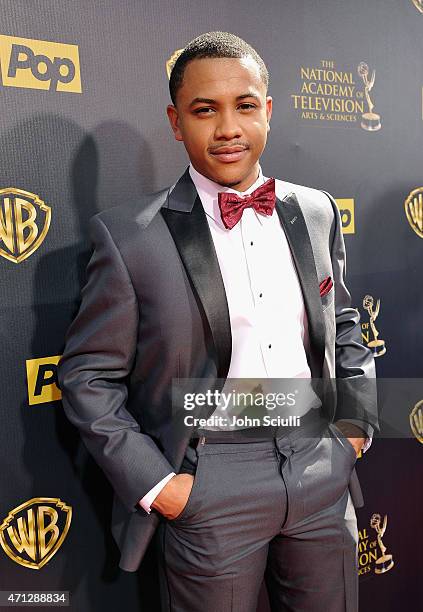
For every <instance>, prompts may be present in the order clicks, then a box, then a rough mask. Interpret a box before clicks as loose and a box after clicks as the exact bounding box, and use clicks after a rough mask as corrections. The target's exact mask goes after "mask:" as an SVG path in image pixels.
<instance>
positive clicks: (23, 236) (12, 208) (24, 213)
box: [0, 188, 51, 263]
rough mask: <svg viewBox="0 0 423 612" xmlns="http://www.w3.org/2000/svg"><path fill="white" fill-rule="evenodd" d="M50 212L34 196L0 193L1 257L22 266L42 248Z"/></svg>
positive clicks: (18, 191)
mask: <svg viewBox="0 0 423 612" xmlns="http://www.w3.org/2000/svg"><path fill="white" fill-rule="evenodd" d="M50 221H51V208H50V206H47V204H45V202H43V201H42V200H41V198H39V197H38V196H37V195H35V194H34V193H30V192H29V191H24V190H23V189H13V188H9V189H0V255H1V256H2V257H4V258H5V259H8V260H9V261H13V263H21V262H22V261H24V259H27V258H28V257H29V256H30V255H32V254H33V253H35V251H36V250H37V249H38V248H39V246H40V245H41V244H42V242H43V240H44V238H45V237H46V235H47V232H48V230H49V227H50Z"/></svg>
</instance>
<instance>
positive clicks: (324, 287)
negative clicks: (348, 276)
mask: <svg viewBox="0 0 423 612" xmlns="http://www.w3.org/2000/svg"><path fill="white" fill-rule="evenodd" d="M332 287H333V281H332V278H331V277H330V276H328V277H327V278H325V279H324V280H322V282H321V283H320V285H319V289H320V297H323V296H324V295H326V294H327V293H329V291H330V290H331V289H332Z"/></svg>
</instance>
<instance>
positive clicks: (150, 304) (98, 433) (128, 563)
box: [59, 171, 378, 571]
mask: <svg viewBox="0 0 423 612" xmlns="http://www.w3.org/2000/svg"><path fill="white" fill-rule="evenodd" d="M284 185H286V189H287V193H286V196H285V197H284V198H283V199H282V200H279V199H277V202H276V210H277V214H278V215H279V218H280V222H281V225H282V227H283V229H284V231H285V233H286V236H287V239H288V243H289V245H290V248H291V251H292V254H293V258H294V262H295V265H296V269H297V273H298V277H299V280H300V283H301V287H302V291H303V296H304V302H305V307H306V311H307V318H308V328H309V339H310V351H309V356H308V357H309V365H310V368H311V373H312V376H313V377H315V378H316V379H318V378H322V379H323V380H324V381H326V382H329V383H330V385H329V387H330V392H329V393H326V395H325V396H324V397H323V398H322V402H323V409H324V411H325V412H326V415H327V417H328V419H329V420H330V421H332V420H337V419H341V418H346V419H355V420H359V421H360V422H361V423H362V424H363V428H364V429H366V427H367V425H368V424H370V425H371V426H373V427H374V428H375V429H378V420H377V409H376V400H375V396H374V394H370V393H368V388H367V386H366V385H367V384H368V382H369V381H371V379H373V380H374V376H375V371H374V359H373V356H372V354H371V352H370V351H369V349H367V348H366V347H364V346H363V344H362V340H361V331H360V325H359V313H358V311H357V310H356V309H354V308H351V298H350V294H349V292H348V290H347V288H346V286H345V278H344V272H345V249H344V242H343V237H342V233H341V220H340V215H339V212H338V208H337V206H336V203H335V202H334V200H333V198H332V197H331V196H330V195H329V194H325V193H324V192H321V191H318V190H315V189H310V188H307V187H303V186H300V185H293V184H290V183H284ZM90 231H91V238H92V241H93V244H94V252H93V255H92V257H91V260H90V262H89V264H88V267H87V283H86V285H85V287H84V288H83V290H82V302H81V306H80V309H79V312H78V314H77V316H76V318H75V319H74V321H73V323H72V325H71V326H70V328H69V330H68V333H67V337H66V346H65V349H64V352H63V356H62V358H61V360H60V363H59V385H60V387H61V389H62V395H63V407H64V410H65V413H66V415H67V417H68V418H69V420H70V421H71V422H72V423H73V424H74V425H75V426H76V427H77V428H78V429H79V432H80V435H81V437H82V440H83V442H84V444H85V445H86V447H87V449H88V450H89V452H90V453H91V454H92V455H93V457H94V459H95V460H96V462H97V463H98V465H99V466H100V467H101V468H102V470H103V471H104V473H105V474H106V476H107V477H108V479H109V480H110V482H111V484H112V486H113V489H114V492H115V496H114V502H113V514H112V532H113V535H114V538H115V540H116V542H117V544H118V546H119V549H120V551H121V560H120V567H121V568H122V569H124V570H126V571H135V570H137V569H138V567H139V565H140V562H141V560H142V558H143V555H144V553H145V551H146V548H147V546H148V544H149V542H150V540H151V538H152V536H153V534H154V531H155V529H156V527H157V526H158V523H159V520H160V516H159V514H158V513H155V512H152V513H151V514H147V513H146V512H145V511H144V510H143V509H142V508H141V507H140V506H139V505H138V500H139V499H141V498H142V497H143V496H144V495H145V494H146V493H147V492H148V491H149V490H150V489H151V488H152V487H153V486H154V485H155V484H157V483H158V482H159V481H160V480H161V479H162V478H164V477H165V476H166V475H167V474H168V473H169V472H171V471H174V472H176V473H178V471H179V469H180V466H181V463H182V460H183V458H184V454H185V450H186V448H187V445H188V442H189V438H190V430H189V429H188V428H187V427H179V426H177V425H176V424H175V419H172V416H173V415H172V379H174V380H178V379H188V378H195V379H201V380H202V381H204V384H205V388H221V387H222V386H223V385H222V384H220V383H219V382H216V381H222V380H223V381H224V380H225V378H226V377H227V373H228V371H229V364H230V360H231V347H232V339H231V328H230V319H229V311H228V304H227V300H226V295H225V290H224V285H223V281H222V276H221V273H220V268H219V264H218V260H217V256H216V252H215V249H214V245H213V240H212V237H211V234H210V230H209V227H208V223H207V219H206V215H205V212H204V209H203V207H202V205H201V201H200V199H199V197H198V194H197V192H196V190H195V187H194V185H193V183H192V181H191V178H190V176H189V173H188V171H186V172H185V174H184V175H183V176H182V177H181V178H180V179H179V181H178V182H177V183H176V184H175V185H174V186H172V187H171V188H170V189H165V190H163V191H160V192H159V193H156V194H153V195H150V196H145V197H144V198H143V199H142V200H140V201H138V202H135V203H132V204H127V205H123V206H119V207H115V208H111V209H109V210H106V211H104V212H101V213H99V214H97V215H95V216H94V217H93V218H92V219H91V220H90ZM328 276H331V277H332V279H333V282H334V287H333V289H332V290H331V291H330V292H329V293H328V294H327V295H326V296H324V297H323V298H321V297H320V292H319V283H320V282H321V281H322V280H323V279H324V278H326V277H328ZM341 382H343V383H344V384H343V385H342V388H340V387H339V385H340V383H341ZM345 383H346V384H345ZM219 385H220V386H219ZM340 394H341V396H342V398H341V400H340V399H339V396H340ZM337 395H338V398H337ZM212 411H213V409H211V411H209V412H208V413H206V415H207V416H208V415H209V414H210V413H211V412H212ZM350 492H351V495H352V497H353V501H354V504H355V506H356V507H357V506H360V505H362V504H363V500H362V496H361V490H360V485H359V482H358V479H357V475H356V472H355V469H354V470H353V473H352V476H351V481H350Z"/></svg>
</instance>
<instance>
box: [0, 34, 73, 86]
mask: <svg viewBox="0 0 423 612" xmlns="http://www.w3.org/2000/svg"><path fill="white" fill-rule="evenodd" d="M0 65H1V73H2V82H3V85H4V87H24V88H27V89H45V90H50V91H63V92H73V93H81V92H82V88H81V72H80V64H79V51H78V46H77V45H67V44H63V43H55V42H49V41H46V40H33V39H31V38H16V37H14V36H4V35H0Z"/></svg>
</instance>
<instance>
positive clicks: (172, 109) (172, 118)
mask: <svg viewBox="0 0 423 612" xmlns="http://www.w3.org/2000/svg"><path fill="white" fill-rule="evenodd" d="M166 112H167V116H168V119H169V123H170V126H171V128H172V130H173V133H174V134H175V140H179V141H182V140H183V138H182V133H181V130H180V127H179V113H178V109H177V108H176V106H174V105H173V104H169V105H168V107H167V109H166Z"/></svg>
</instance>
